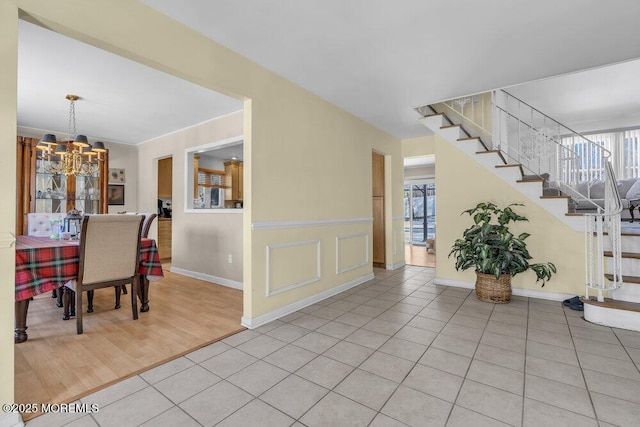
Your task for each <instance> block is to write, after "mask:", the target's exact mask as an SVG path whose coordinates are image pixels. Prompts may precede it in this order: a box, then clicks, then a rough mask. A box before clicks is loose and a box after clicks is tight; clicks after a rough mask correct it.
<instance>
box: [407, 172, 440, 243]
mask: <svg viewBox="0 0 640 427" xmlns="http://www.w3.org/2000/svg"><path fill="white" fill-rule="evenodd" d="M404 234H405V242H406V243H410V244H412V245H416V246H425V245H426V241H427V239H433V238H435V234H436V186H435V183H434V182H433V181H432V180H431V181H421V182H411V183H405V185H404Z"/></svg>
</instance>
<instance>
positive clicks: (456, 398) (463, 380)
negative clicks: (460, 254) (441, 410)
mask: <svg viewBox="0 0 640 427" xmlns="http://www.w3.org/2000/svg"><path fill="white" fill-rule="evenodd" d="M471 295H473V291H472V292H471V293H469V295H468V296H467V298H465V301H467V300H468V299H469V298H470V297H471ZM476 298H477V296H476ZM462 305H464V303H462V304H461V305H460V307H462ZM495 308H496V307H495V305H493V306H492V307H491V314H489V317H488V318H487V323H486V324H485V325H484V328H483V329H482V335H480V339H479V340H478V343H477V344H476V348H475V350H474V351H473V355H472V356H471V360H470V361H469V366H467V370H466V371H465V373H464V376H463V377H462V383H461V384H460V388H459V389H458V392H457V393H456V397H455V399H453V403H452V404H451V409H450V410H449V414H448V415H447V420H446V422H445V425H446V424H447V423H448V422H449V419H450V418H451V414H453V410H454V409H455V407H456V402H457V401H458V398H459V397H460V392H461V391H462V387H464V384H465V382H466V381H467V375H469V371H470V370H471V365H472V364H473V361H474V360H475V356H476V353H477V352H478V347H480V341H482V337H483V336H484V334H485V331H486V330H487V326H488V325H489V320H490V319H491V316H493V312H494V311H495ZM459 310H460V308H458V310H456V311H455V312H454V313H453V316H455V315H456V313H457V312H458V311H459ZM453 316H451V318H453ZM449 321H451V319H449ZM448 324H449V322H447V325H448ZM443 329H444V328H443ZM438 335H439V334H438ZM445 335H446V334H445ZM436 338H437V337H436ZM434 340H435V338H434ZM461 407H462V408H465V407H464V406H461ZM465 409H467V410H470V411H473V412H476V411H474V410H473V409H469V408H465ZM476 413H478V414H479V412H476ZM480 415H484V414H480ZM484 416H487V415H484ZM489 418H492V419H495V418H493V417H489ZM497 421H500V420H497Z"/></svg>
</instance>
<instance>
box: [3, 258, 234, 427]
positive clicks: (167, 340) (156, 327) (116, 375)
mask: <svg viewBox="0 0 640 427" xmlns="http://www.w3.org/2000/svg"><path fill="white" fill-rule="evenodd" d="M149 294H150V299H149V306H150V311H148V312H146V313H139V318H138V320H136V321H134V320H133V319H132V316H131V299H130V294H129V295H123V296H122V308H120V309H119V310H114V308H113V305H114V300H115V297H114V291H113V289H101V290H99V291H96V293H95V298H94V310H95V311H94V312H93V313H85V314H84V316H83V320H84V334H82V335H77V334H76V321H75V318H72V319H71V320H69V321H63V320H62V308H57V307H56V305H55V299H53V298H51V294H50V293H46V294H42V295H38V296H37V297H36V298H34V300H33V301H32V302H31V304H30V306H29V317H28V319H27V325H28V327H29V329H28V330H27V332H28V334H29V340H28V341H26V342H24V343H21V344H17V345H15V347H14V348H15V401H16V403H30V402H35V403H63V402H72V401H74V400H76V399H78V398H80V397H82V396H85V395H87V394H90V393H92V392H95V391H97V390H99V389H101V388H104V387H106V386H108V385H111V384H113V383H115V382H117V381H120V380H122V379H124V378H127V377H130V376H132V375H136V374H138V373H140V372H142V371H145V370H147V369H150V368H152V367H155V366H157V365H160V364H162V363H165V362H167V361H169V360H172V359H174V358H177V357H180V356H182V355H184V354H186V353H189V352H191V351H193V350H195V349H197V348H200V347H202V346H205V345H207V344H210V343H212V342H214V341H217V340H219V339H222V338H224V337H227V336H229V335H231V334H234V333H236V332H239V331H241V330H244V329H245V328H243V327H242V326H240V319H241V317H242V291H239V290H235V289H231V288H227V287H224V286H219V285H214V284H212V283H208V282H204V281H201V280H197V279H192V278H188V277H185V276H181V275H178V274H173V273H170V272H169V271H165V277H164V279H162V280H160V281H158V282H151V284H150V292H149ZM85 310H86V297H85ZM32 417H33V415H30V414H23V418H24V419H25V420H27V419H29V418H32Z"/></svg>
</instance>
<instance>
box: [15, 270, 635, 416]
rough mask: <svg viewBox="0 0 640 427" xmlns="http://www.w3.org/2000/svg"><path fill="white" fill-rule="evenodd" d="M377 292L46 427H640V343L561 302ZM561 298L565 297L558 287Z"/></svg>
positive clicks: (381, 281)
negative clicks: (493, 301) (501, 302)
mask: <svg viewBox="0 0 640 427" xmlns="http://www.w3.org/2000/svg"><path fill="white" fill-rule="evenodd" d="M433 277H434V270H433V269H426V268H417V267H406V268H404V269H402V270H397V271H385V270H380V269H376V270H375V279H374V280H371V281H370V282H367V283H364V284H362V285H360V286H357V287H355V288H353V289H351V290H349V291H346V292H343V293H341V294H339V295H336V296H334V297H331V298H329V299H327V300H324V301H322V302H320V303H318V304H314V305H312V306H309V307H306V308H304V309H302V310H300V311H298V312H296V313H293V314H290V315H288V316H286V317H284V318H282V319H280V320H276V321H274V322H271V323H269V324H268V325H265V326H262V327H260V328H257V329H255V330H247V331H243V332H241V333H238V334H236V335H233V336H231V337H229V338H227V339H224V340H222V341H219V342H217V343H214V344H212V345H210V346H208V347H205V348H202V349H200V350H198V351H195V352H193V353H191V354H188V355H186V356H184V357H181V358H179V359H176V360H174V361H171V362H169V363H167V364H165V365H162V366H159V367H157V368H155V369H152V370H150V371H147V372H145V373H142V374H140V375H138V376H135V377H133V378H130V379H128V380H126V381H123V382H121V383H118V384H116V385H113V386H111V387H109V388H106V389H104V390H102V391H100V392H97V393H95V394H92V395H90V396H87V397H86V398H83V399H81V403H88V404H93V403H95V404H98V405H99V408H100V409H99V412H97V413H94V414H91V415H87V414H47V415H43V416H41V417H38V418H35V419H33V420H31V421H30V422H29V423H28V424H27V425H28V427H37V426H47V427H54V426H62V425H70V426H75V427H81V426H105V427H106V426H117V427H122V426H138V425H144V426H154V427H157V426H171V427H173V426H181V427H190V426H201V425H202V426H213V425H219V426H291V425H293V426H303V425H306V426H343V425H363V426H366V425H369V426H375V427H379V426H402V425H412V426H445V425H446V426H474V427H475V426H504V425H513V426H521V425H523V426H536V427H537V426H577V425H579V426H592V425H593V426H597V425H600V426H611V425H620V426H638V425H640V371H639V367H640V333H636V332H630V331H624V330H618V329H611V328H607V327H602V326H597V325H593V324H590V323H587V322H585V321H584V320H583V319H582V318H581V314H582V313H580V312H575V311H571V310H569V309H565V308H563V307H562V305H561V303H560V302H557V301H546V300H540V299H533V298H521V297H514V298H513V299H512V301H511V302H510V303H509V304H505V305H492V304H487V303H482V302H480V301H478V300H477V299H476V297H475V295H474V294H473V293H472V292H471V291H470V290H468V289H462V288H455V287H447V286H438V285H434V284H433V283H432V280H433ZM548 286H553V282H551V283H549V285H548Z"/></svg>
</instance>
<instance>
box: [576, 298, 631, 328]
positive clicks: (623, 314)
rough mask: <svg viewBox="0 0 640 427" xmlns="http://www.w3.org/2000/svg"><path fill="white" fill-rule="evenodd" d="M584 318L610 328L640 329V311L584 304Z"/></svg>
mask: <svg viewBox="0 0 640 427" xmlns="http://www.w3.org/2000/svg"><path fill="white" fill-rule="evenodd" d="M584 320H586V321H588V322H591V323H595V324H597V325H602V326H608V327H610V328H619V329H627V330H630V331H640V313H637V312H635V311H628V310H618V309H615V308H609V307H600V306H597V305H594V304H585V305H584Z"/></svg>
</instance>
